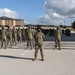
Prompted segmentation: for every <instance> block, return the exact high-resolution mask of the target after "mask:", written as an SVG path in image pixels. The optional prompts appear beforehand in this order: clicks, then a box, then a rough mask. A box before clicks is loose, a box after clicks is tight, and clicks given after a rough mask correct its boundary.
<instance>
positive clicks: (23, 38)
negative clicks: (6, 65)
mask: <svg viewBox="0 0 75 75" xmlns="http://www.w3.org/2000/svg"><path fill="white" fill-rule="evenodd" d="M22 42H25V29H24V28H23V29H22Z"/></svg>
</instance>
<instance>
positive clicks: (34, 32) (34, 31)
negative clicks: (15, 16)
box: [32, 28, 37, 47]
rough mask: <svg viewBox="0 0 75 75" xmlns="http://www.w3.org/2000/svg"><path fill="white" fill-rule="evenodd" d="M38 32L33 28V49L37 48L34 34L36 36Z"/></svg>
mask: <svg viewBox="0 0 75 75" xmlns="http://www.w3.org/2000/svg"><path fill="white" fill-rule="evenodd" d="M36 32H37V31H36V30H35V29H34V28H33V29H32V36H33V39H32V43H33V47H34V46H35V37H34V34H36Z"/></svg>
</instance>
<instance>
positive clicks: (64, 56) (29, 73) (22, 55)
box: [0, 41, 75, 75]
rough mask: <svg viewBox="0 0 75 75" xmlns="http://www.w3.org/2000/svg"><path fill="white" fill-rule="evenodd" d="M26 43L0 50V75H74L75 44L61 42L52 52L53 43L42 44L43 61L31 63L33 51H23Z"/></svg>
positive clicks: (39, 57)
mask: <svg viewBox="0 0 75 75" xmlns="http://www.w3.org/2000/svg"><path fill="white" fill-rule="evenodd" d="M25 48H26V43H22V44H21V45H20V44H18V45H17V46H13V47H12V48H11V49H10V48H9V47H8V48H7V49H6V50H5V49H0V75H75V42H69V41H68V42H65V41H63V42H62V49H61V50H57V49H56V50H53V48H54V41H45V42H44V57H45V61H41V60H40V59H41V56H40V52H39V54H38V60H36V61H32V59H33V58H34V52H35V50H34V49H33V50H29V49H28V50H25Z"/></svg>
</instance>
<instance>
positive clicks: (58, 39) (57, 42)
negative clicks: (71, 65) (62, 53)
mask: <svg viewBox="0 0 75 75" xmlns="http://www.w3.org/2000/svg"><path fill="white" fill-rule="evenodd" d="M61 36H62V31H61V29H60V28H59V27H57V30H56V31H55V48H57V46H58V48H59V50H60V49H61V48H60V47H61Z"/></svg>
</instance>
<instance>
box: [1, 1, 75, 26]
mask: <svg viewBox="0 0 75 75" xmlns="http://www.w3.org/2000/svg"><path fill="white" fill-rule="evenodd" d="M0 16H7V17H11V18H21V19H24V20H25V23H31V24H52V25H59V24H66V25H71V22H72V21H74V20H75V18H74V17H75V0H0ZM68 17H73V18H72V21H71V18H68Z"/></svg>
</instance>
